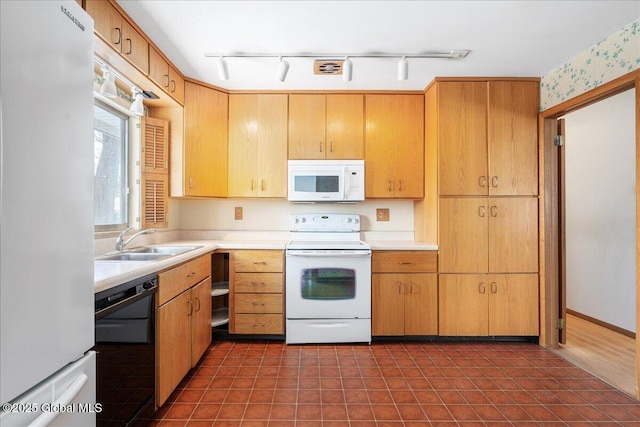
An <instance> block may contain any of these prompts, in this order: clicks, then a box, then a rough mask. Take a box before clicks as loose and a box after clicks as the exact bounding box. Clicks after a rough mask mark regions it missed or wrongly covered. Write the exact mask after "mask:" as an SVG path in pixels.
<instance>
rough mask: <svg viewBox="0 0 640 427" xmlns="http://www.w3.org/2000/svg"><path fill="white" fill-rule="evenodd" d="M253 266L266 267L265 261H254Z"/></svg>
mask: <svg viewBox="0 0 640 427" xmlns="http://www.w3.org/2000/svg"><path fill="white" fill-rule="evenodd" d="M253 265H267V262H266V261H255V262H254V263H253Z"/></svg>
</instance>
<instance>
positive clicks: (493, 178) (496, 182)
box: [491, 176, 499, 187]
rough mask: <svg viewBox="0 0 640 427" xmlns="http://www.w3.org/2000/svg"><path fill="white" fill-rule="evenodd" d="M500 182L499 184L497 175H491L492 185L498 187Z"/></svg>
mask: <svg viewBox="0 0 640 427" xmlns="http://www.w3.org/2000/svg"><path fill="white" fill-rule="evenodd" d="M498 184H499V181H498V177H497V176H492V177H491V186H492V187H497V186H498Z"/></svg>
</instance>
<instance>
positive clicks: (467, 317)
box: [416, 78, 539, 336]
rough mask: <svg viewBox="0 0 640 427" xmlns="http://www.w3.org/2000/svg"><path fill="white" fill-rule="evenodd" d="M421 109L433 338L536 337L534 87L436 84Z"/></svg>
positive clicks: (421, 217)
mask: <svg viewBox="0 0 640 427" xmlns="http://www.w3.org/2000/svg"><path fill="white" fill-rule="evenodd" d="M425 103H426V116H425V118H426V123H425V127H426V144H425V145H426V148H425V152H426V164H427V175H426V186H427V189H426V192H427V195H426V196H425V201H424V202H421V203H418V204H416V221H417V222H416V232H417V234H418V235H421V236H422V238H421V240H424V241H426V242H428V243H437V244H438V247H439V253H438V255H439V256H438V260H439V263H438V272H439V275H440V276H439V284H438V291H439V334H440V335H444V336H459V335H462V336H465V335H469V336H471V335H473V336H486V335H491V336H498V335H506V336H537V335H538V334H539V328H538V323H539V320H538V312H539V310H538V307H539V302H538V299H539V298H538V295H539V294H538V287H539V285H538V282H539V281H538V268H539V267H538V197H537V196H538V140H537V114H538V109H539V80H538V79H448V78H447V79H436V80H435V82H434V83H433V84H432V85H430V86H429V87H428V88H427V91H426V93H425ZM428 165H431V166H432V167H431V168H429V167H428ZM430 182H431V184H430ZM429 193H432V194H431V197H430V196H429ZM429 218H431V219H429ZM433 218H437V220H435V221H434V220H433ZM429 224H432V225H433V224H437V233H434V232H433V230H431V231H427V229H428V228H429Z"/></svg>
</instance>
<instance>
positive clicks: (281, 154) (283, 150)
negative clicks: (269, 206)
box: [256, 94, 288, 197]
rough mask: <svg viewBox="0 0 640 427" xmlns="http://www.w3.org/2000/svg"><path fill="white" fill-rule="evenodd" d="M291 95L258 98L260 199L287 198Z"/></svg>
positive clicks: (258, 186)
mask: <svg viewBox="0 0 640 427" xmlns="http://www.w3.org/2000/svg"><path fill="white" fill-rule="evenodd" d="M287 98H288V97H287V95H278V94H273V95H271V94H268V95H259V96H258V146H257V150H258V153H259V155H258V159H257V170H258V182H256V188H257V190H258V195H259V196H260V197H287Z"/></svg>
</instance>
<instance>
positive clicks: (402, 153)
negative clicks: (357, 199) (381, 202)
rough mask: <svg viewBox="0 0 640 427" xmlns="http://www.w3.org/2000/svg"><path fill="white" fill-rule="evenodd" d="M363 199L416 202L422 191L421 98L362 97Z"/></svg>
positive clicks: (422, 98)
mask: <svg viewBox="0 0 640 427" xmlns="http://www.w3.org/2000/svg"><path fill="white" fill-rule="evenodd" d="M365 110H366V119H365V120H366V126H365V132H366V133H365V136H366V138H365V141H366V144H365V174H366V185H365V188H366V190H365V192H366V197H367V198H407V199H420V198H422V197H423V191H424V175H423V174H424V155H423V152H424V124H423V123H424V97H423V96H422V95H366V97H365Z"/></svg>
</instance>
